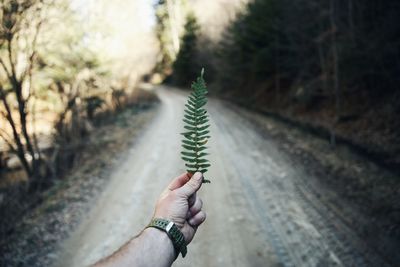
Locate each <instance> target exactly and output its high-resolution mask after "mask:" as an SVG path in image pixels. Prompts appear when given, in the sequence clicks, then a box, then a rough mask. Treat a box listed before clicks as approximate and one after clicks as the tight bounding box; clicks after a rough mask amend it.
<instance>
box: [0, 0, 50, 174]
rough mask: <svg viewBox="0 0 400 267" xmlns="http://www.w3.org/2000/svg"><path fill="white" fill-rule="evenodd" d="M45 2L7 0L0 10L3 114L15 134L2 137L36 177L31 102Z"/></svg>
mask: <svg viewBox="0 0 400 267" xmlns="http://www.w3.org/2000/svg"><path fill="white" fill-rule="evenodd" d="M43 5H44V4H43V2H42V1H41V0H23V1H12V0H8V1H7V0H6V1H2V3H1V14H0V22H1V25H0V66H1V70H2V73H1V81H0V82H1V83H0V100H1V103H2V104H3V108H2V110H1V116H2V117H3V118H4V119H5V120H6V121H7V122H8V124H9V126H10V128H11V132H12V138H10V137H8V136H7V135H6V134H5V133H2V135H1V137H2V138H3V139H4V140H5V142H6V143H7V144H8V146H9V147H10V150H11V151H14V152H15V153H16V155H17V156H18V158H19V160H20V161H21V164H22V166H23V168H24V170H25V171H26V173H27V175H28V176H29V177H32V178H33V177H38V176H39V175H40V174H39V166H38V163H39V161H40V158H39V156H38V153H37V148H35V145H34V141H33V137H32V134H31V133H29V131H28V113H29V111H28V104H29V101H30V100H31V97H32V87H31V80H32V70H33V66H34V64H35V56H36V43H37V38H38V35H39V32H40V27H41V24H42V19H41V12H42V10H43ZM29 14H35V16H34V17H33V16H29ZM32 18H35V19H34V20H33V21H32ZM28 19H29V21H27V20H28Z"/></svg>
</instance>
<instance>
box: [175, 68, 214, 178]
mask: <svg viewBox="0 0 400 267" xmlns="http://www.w3.org/2000/svg"><path fill="white" fill-rule="evenodd" d="M203 75H204V69H202V70H201V75H200V77H198V78H197V79H196V81H195V82H193V84H192V89H193V91H192V93H191V94H190V95H189V97H188V100H187V103H186V104H185V107H186V108H185V111H184V115H183V117H184V118H183V122H184V123H185V124H184V127H183V128H184V129H185V131H186V132H183V133H181V134H182V135H183V137H184V139H182V147H183V151H182V152H181V154H182V159H183V160H184V161H185V162H186V163H185V166H186V167H187V169H186V170H187V172H189V173H192V174H193V173H195V172H198V171H199V172H201V173H203V174H204V173H205V172H207V170H208V169H207V168H208V167H210V164H209V161H208V160H207V159H206V158H205V157H206V156H207V155H208V153H206V152H204V151H205V150H206V149H207V147H206V146H205V144H206V143H207V142H208V139H209V138H210V135H208V134H209V133H210V131H209V130H208V128H209V127H210V124H208V115H207V111H206V109H205V108H204V106H205V105H206V104H207V96H206V95H207V93H208V91H207V87H206V83H205V81H204V78H203ZM209 182H210V181H209V180H206V179H205V178H203V183H209Z"/></svg>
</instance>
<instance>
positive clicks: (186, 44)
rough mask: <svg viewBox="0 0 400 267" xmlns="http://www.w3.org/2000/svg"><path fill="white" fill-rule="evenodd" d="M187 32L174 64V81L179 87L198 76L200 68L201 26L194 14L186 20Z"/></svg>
mask: <svg viewBox="0 0 400 267" xmlns="http://www.w3.org/2000/svg"><path fill="white" fill-rule="evenodd" d="M184 28H185V31H184V35H183V37H182V40H181V49H180V50H179V53H178V56H177V59H176V61H175V62H174V64H173V71H174V73H173V81H174V83H176V84H177V85H187V84H189V83H190V81H191V79H192V77H195V76H196V72H197V70H198V69H199V67H198V66H197V64H196V61H197V60H196V50H197V47H196V45H197V34H198V31H199V28H200V27H199V25H198V23H197V19H196V17H195V16H194V14H193V13H190V14H189V15H188V16H187V18H186V23H185V27H184Z"/></svg>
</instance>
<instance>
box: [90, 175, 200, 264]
mask: <svg viewBox="0 0 400 267" xmlns="http://www.w3.org/2000/svg"><path fill="white" fill-rule="evenodd" d="M202 180H203V175H202V174H201V173H199V172H197V173H195V174H194V175H193V176H192V177H191V175H190V174H188V173H184V174H182V175H180V176H178V177H176V178H175V179H173V180H172V182H171V183H170V184H169V185H168V186H167V188H166V189H165V190H164V191H163V192H162V194H161V195H160V197H159V199H158V201H157V204H156V208H155V211H154V216H153V218H163V219H167V220H170V221H172V222H174V223H175V224H176V226H177V227H178V228H179V229H180V230H181V232H182V233H183V235H184V237H185V240H186V244H189V243H190V242H191V241H192V240H193V237H194V235H195V234H196V230H197V228H198V227H199V226H200V225H201V224H202V223H203V222H204V220H205V219H206V214H205V213H204V211H202V210H201V209H202V206H203V201H202V200H201V199H200V197H198V196H197V194H196V192H197V191H198V190H199V189H200V187H201V185H202ZM176 258H177V255H176V254H175V249H174V246H173V244H172V241H171V240H170V239H169V237H168V235H167V234H166V233H165V232H164V231H161V230H158V229H156V228H152V227H150V228H146V229H144V230H143V231H142V232H141V233H140V234H139V235H138V236H136V237H135V238H133V239H131V240H129V241H128V242H127V243H126V244H125V245H123V246H122V247H121V248H120V249H119V250H118V251H116V252H115V253H114V254H112V255H111V256H109V257H107V258H105V259H103V260H101V261H99V262H98V263H96V264H95V265H94V267H111V266H113V267H122V266H123V267H125V266H126V267H127V266H143V267H147V266H149V267H150V266H152V267H154V266H160V267H164V266H171V265H172V263H173V262H174V261H175V259H176Z"/></svg>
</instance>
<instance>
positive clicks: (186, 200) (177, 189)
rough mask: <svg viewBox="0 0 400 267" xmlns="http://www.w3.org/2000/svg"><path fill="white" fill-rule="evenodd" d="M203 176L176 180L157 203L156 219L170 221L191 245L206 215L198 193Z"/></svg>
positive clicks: (186, 175)
mask: <svg viewBox="0 0 400 267" xmlns="http://www.w3.org/2000/svg"><path fill="white" fill-rule="evenodd" d="M202 181H203V175H202V174H201V173H200V172H196V173H195V174H194V175H193V176H192V177H191V175H190V174H188V173H185V174H182V175H180V176H178V177H177V178H175V179H174V180H173V181H172V182H171V183H170V184H169V185H168V187H167V188H166V189H165V190H164V192H163V193H162V194H161V196H160V198H159V199H158V201H157V205H156V209H155V212H154V218H163V219H167V220H170V221H172V222H174V223H175V224H176V226H177V227H178V228H179V229H180V230H181V231H182V233H183V235H184V237H185V240H186V243H187V244H189V243H190V242H191V241H192V239H193V237H194V234H195V233H196V230H197V227H198V226H199V225H200V224H202V223H203V222H204V220H205V219H206V214H205V213H204V211H202V210H201V208H202V206H203V201H202V200H201V199H200V197H198V196H197V194H196V192H197V191H198V190H199V189H200V187H201V185H202Z"/></svg>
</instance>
